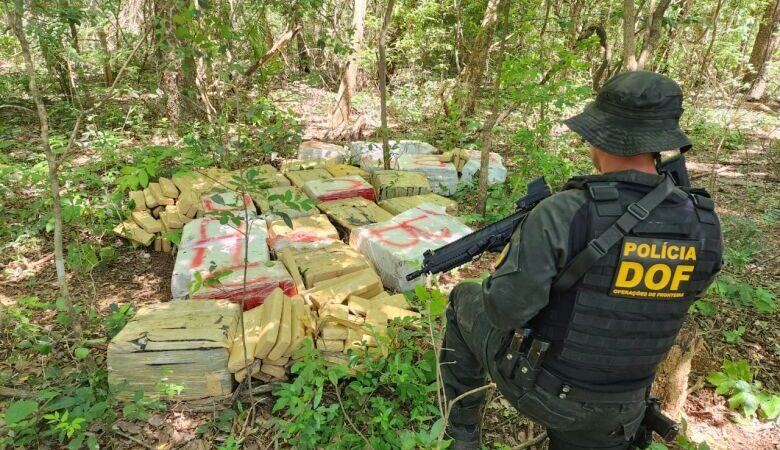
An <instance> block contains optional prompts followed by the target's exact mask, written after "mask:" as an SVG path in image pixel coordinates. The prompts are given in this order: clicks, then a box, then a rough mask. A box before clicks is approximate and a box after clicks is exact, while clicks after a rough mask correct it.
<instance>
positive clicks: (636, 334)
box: [532, 177, 722, 392]
mask: <svg viewBox="0 0 780 450" xmlns="http://www.w3.org/2000/svg"><path fill="white" fill-rule="evenodd" d="M598 179H599V177H578V178H575V179H573V180H571V181H570V182H569V184H567V189H583V190H584V191H585V192H586V195H587V197H588V202H587V204H586V205H585V206H584V207H583V208H582V209H581V210H580V214H579V215H578V219H580V220H576V221H575V223H574V224H573V225H572V226H573V227H574V228H573V229H572V232H571V236H570V242H569V255H570V257H573V256H574V255H576V254H578V253H579V252H580V251H581V250H582V249H583V248H584V247H585V246H586V245H587V243H588V242H589V241H591V240H592V239H594V238H596V237H598V236H599V235H601V233H603V232H604V230H606V229H607V228H608V227H609V226H610V225H612V224H613V223H614V222H615V221H616V219H617V218H618V217H619V216H620V215H622V214H623V213H624V212H625V211H626V210H627V208H628V206H629V205H630V204H631V203H633V202H636V201H638V200H639V199H641V198H642V197H643V196H644V195H645V194H647V193H648V192H649V191H650V190H651V189H652V187H650V186H646V185H642V184H635V183H628V182H604V181H598ZM721 256H722V243H721V232H720V224H719V221H718V218H717V216H716V214H715V212H714V203H713V201H712V200H711V199H710V198H709V195H708V194H707V193H706V192H704V191H703V190H692V189H685V190H683V189H680V188H675V190H674V192H672V194H671V195H669V196H668V197H667V199H666V200H665V201H664V202H663V203H662V204H661V205H660V206H658V207H657V208H655V209H654V210H653V211H652V212H651V213H650V215H649V217H647V218H646V219H645V220H643V221H641V222H640V223H639V224H637V225H636V226H635V227H634V228H633V229H632V230H631V231H630V232H629V233H628V235H626V237H625V238H623V241H622V242H620V243H618V244H616V245H614V246H613V247H612V248H611V249H610V250H609V251H608V252H607V254H606V255H604V256H603V257H602V258H601V259H600V260H599V261H598V262H597V263H595V264H594V265H592V266H591V267H590V269H589V270H588V271H587V272H586V273H585V275H584V276H583V277H582V278H580V280H579V282H578V283H577V284H576V285H574V286H573V287H572V288H571V289H568V290H566V291H563V292H553V293H551V297H550V303H549V304H548V306H547V307H546V308H545V309H543V310H542V311H541V312H540V313H539V315H538V316H537V317H536V318H535V319H534V320H533V321H532V326H533V328H534V329H535V333H536V334H537V335H539V336H540V337H542V338H545V339H547V340H549V341H551V343H552V346H551V350H550V351H549V352H548V354H547V356H546V358H545V360H544V362H543V364H542V366H543V367H544V368H545V369H547V370H548V371H549V372H551V373H552V374H553V375H555V376H557V377H558V378H560V379H561V381H563V382H565V383H567V384H570V385H572V386H575V387H579V388H582V389H588V390H592V391H598V392H625V391H630V390H634V389H639V388H642V387H647V386H649V385H650V384H652V382H653V377H654V376H655V371H656V367H657V366H658V364H659V363H660V362H661V361H662V360H663V359H664V357H665V355H666V353H667V352H668V351H669V349H670V348H671V346H672V343H673V342H674V339H675V337H676V335H677V333H678V332H679V330H680V328H681V326H682V324H683V321H684V320H685V317H686V314H687V312H688V308H689V307H690V306H691V303H693V301H694V300H696V299H697V298H698V296H700V295H702V294H703V293H704V291H705V290H706V288H707V286H708V284H709V283H710V282H711V280H712V276H713V275H714V274H715V273H716V272H717V271H718V270H719V269H720V265H721Z"/></svg>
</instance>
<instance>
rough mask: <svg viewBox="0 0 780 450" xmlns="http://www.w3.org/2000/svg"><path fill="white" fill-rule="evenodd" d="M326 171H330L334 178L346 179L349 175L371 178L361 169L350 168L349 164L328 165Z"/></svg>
mask: <svg viewBox="0 0 780 450" xmlns="http://www.w3.org/2000/svg"><path fill="white" fill-rule="evenodd" d="M325 170H327V171H328V173H330V174H331V175H333V176H334V177H345V176H347V175H358V176H360V177H363V178H365V179H366V180H367V179H368V177H369V175H370V174H369V173H368V172H367V171H365V170H363V169H361V168H360V167H355V166H350V165H349V164H336V163H328V164H326V165H325Z"/></svg>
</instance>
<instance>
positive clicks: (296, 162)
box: [282, 159, 327, 174]
mask: <svg viewBox="0 0 780 450" xmlns="http://www.w3.org/2000/svg"><path fill="white" fill-rule="evenodd" d="M326 164H327V162H326V161H323V160H321V159H305V160H301V159H285V160H283V161H282V173H284V174H287V173H288V172H302V171H306V170H314V169H324V168H325V166H326Z"/></svg>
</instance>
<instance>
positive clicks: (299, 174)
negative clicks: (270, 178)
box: [284, 168, 333, 189]
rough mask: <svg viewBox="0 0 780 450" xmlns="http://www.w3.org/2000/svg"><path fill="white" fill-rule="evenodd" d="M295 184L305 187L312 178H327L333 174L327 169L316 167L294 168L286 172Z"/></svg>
mask: <svg viewBox="0 0 780 450" xmlns="http://www.w3.org/2000/svg"><path fill="white" fill-rule="evenodd" d="M284 175H285V176H286V177H287V179H288V180H290V182H291V183H292V184H293V186H295V187H297V188H298V189H303V185H304V184H306V182H307V181H310V180H326V179H328V178H333V176H332V175H331V174H330V173H329V172H328V171H327V170H325V169H322V168H315V169H308V170H294V171H290V172H285V174H284Z"/></svg>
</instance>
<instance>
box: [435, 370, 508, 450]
mask: <svg viewBox="0 0 780 450" xmlns="http://www.w3.org/2000/svg"><path fill="white" fill-rule="evenodd" d="M494 387H496V383H488V384H486V385H484V386H480V387H478V388H475V389H472V390H470V391H467V392H464V393H462V394H460V395H459V396H457V397H455V398H454V399H452V401H451V402H450V404H449V405H447V413H446V414H445V415H444V423H445V426H444V427H443V428H442V430H441V433H440V434H439V445H438V446H439V447H441V444H442V442H444V433H445V432H446V430H447V426H446V423H447V422H448V421H449V419H450V413H451V412H452V407H453V406H455V404H456V403H458V402H459V401H461V400H463V399H464V398H466V397H468V396H469V395H474V394H478V393H480V392H482V391H484V390H487V389H493V388H494Z"/></svg>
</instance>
